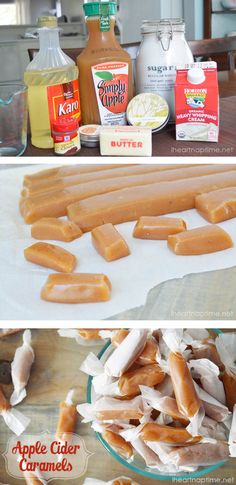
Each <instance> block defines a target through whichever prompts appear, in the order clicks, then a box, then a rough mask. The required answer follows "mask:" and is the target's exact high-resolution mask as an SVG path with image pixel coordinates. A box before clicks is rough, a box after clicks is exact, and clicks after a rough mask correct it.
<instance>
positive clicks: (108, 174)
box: [22, 164, 232, 197]
mask: <svg viewBox="0 0 236 485" xmlns="http://www.w3.org/2000/svg"><path fill="white" fill-rule="evenodd" d="M173 167H174V168H175V169H176V171H177V167H176V166H175V165H174V166H171V167H170V169H169V167H168V166H167V167H166V166H163V165H146V164H143V165H130V166H126V165H122V166H117V167H112V169H107V168H106V165H105V166H104V170H101V171H93V172H89V173H85V174H78V175H71V176H66V177H62V178H57V179H53V180H51V179H49V180H48V179H45V180H42V181H40V182H38V183H34V184H33V185H31V186H30V187H24V189H23V191H22V196H23V197H30V196H34V195H40V194H42V193H46V192H51V191H55V190H62V189H64V188H66V187H71V186H73V185H74V186H75V185H79V184H84V183H86V182H92V181H102V180H105V179H111V178H120V177H130V176H136V175H144V174H145V175H148V174H149V173H152V172H158V173H159V174H160V177H161V179H162V177H164V180H166V178H167V179H168V180H169V177H170V174H169V171H170V170H172V171H173ZM200 167H201V168H200ZM200 167H199V166H197V167H192V169H191V171H190V172H188V170H187V169H188V166H187V167H185V171H186V175H191V174H196V171H197V173H198V171H199V170H200V172H203V173H205V172H206V173H212V171H214V170H215V168H214V167H215V165H212V166H211V165H209V166H202V165H201V166H200ZM195 168H196V170H195ZM231 170H232V169H231ZM174 172H175V170H174ZM172 177H173V178H172V180H173V179H174V177H175V173H173V175H172ZM149 179H150V182H151V180H152V178H151V177H149Z"/></svg>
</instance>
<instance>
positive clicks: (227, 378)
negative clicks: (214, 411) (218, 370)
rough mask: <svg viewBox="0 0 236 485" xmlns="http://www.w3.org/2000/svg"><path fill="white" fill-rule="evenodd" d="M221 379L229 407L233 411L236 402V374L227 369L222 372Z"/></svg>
mask: <svg viewBox="0 0 236 485" xmlns="http://www.w3.org/2000/svg"><path fill="white" fill-rule="evenodd" d="M221 380H222V382H223V384H224V389H225V394H226V403H227V407H228V408H229V410H230V411H233V407H234V404H236V375H235V374H233V373H229V372H226V371H225V372H223V373H222V374H221Z"/></svg>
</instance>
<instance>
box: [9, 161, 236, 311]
mask: <svg viewBox="0 0 236 485" xmlns="http://www.w3.org/2000/svg"><path fill="white" fill-rule="evenodd" d="M43 168H48V167H46V166H45V165H44V166H43ZM41 169H42V166H35V165H34V166H30V167H29V166H28V167H20V168H16V169H14V170H2V171H1V173H0V177H1V182H0V207H1V215H0V272H1V281H0V318H1V319H2V320H3V319H5V320H10V319H19V320H23V319H32V320H50V319H51V320H67V319H68V320H83V319H85V320H100V319H108V318H109V317H111V316H112V315H116V314H121V313H122V312H125V311H127V310H129V309H132V308H135V307H141V306H142V305H145V302H146V298H147V295H148V292H149V290H151V289H152V288H154V287H156V286H157V285H160V283H163V282H166V281H168V280H172V279H178V278H182V277H184V276H185V275H187V274H194V273H202V272H207V271H213V270H220V269H225V268H230V267H233V266H234V265H235V262H236V247H234V248H232V249H228V250H225V251H221V252H217V253H213V254H207V255H201V256H188V257H187V256H176V255H175V254H173V253H172V252H171V251H170V250H169V249H168V247H167V244H166V241H143V240H139V239H135V238H133V237H132V231H133V227H134V224H135V222H129V223H125V224H120V225H119V226H117V227H118V229H119V231H120V233H121V234H122V236H124V238H125V239H126V241H127V243H128V244H129V247H130V249H131V255H130V256H128V257H126V258H123V259H120V260H118V261H114V262H111V263H108V262H106V261H104V260H103V258H102V257H101V256H100V255H99V254H98V253H97V252H96V251H95V249H94V248H93V246H92V244H91V236H90V234H89V233H87V234H85V235H83V236H82V237H81V238H80V239H77V240H75V241H73V242H71V243H63V242H61V241H55V244H57V245H58V246H61V247H64V248H66V249H68V250H69V251H71V252H72V253H73V254H75V255H76V256H77V258H78V266H77V268H76V271H78V272H91V273H105V274H106V275H107V276H108V277H109V278H110V280H111V282H112V286H113V290H112V298H111V300H110V301H109V302H105V303H95V304H80V305H64V304H56V303H50V302H45V301H42V300H41V299H40V291H41V288H42V286H43V285H44V283H45V281H46V279H47V275H49V274H50V273H52V272H53V271H52V270H50V269H46V268H41V267H39V266H37V265H34V264H32V263H29V262H27V261H25V259H24V255H23V250H24V248H26V247H27V246H29V245H31V244H33V243H34V242H35V240H34V239H32V238H31V235H30V226H28V225H26V224H24V221H23V219H22V217H21V215H20V213H19V210H18V201H19V194H20V190H21V187H22V181H23V175H24V174H26V173H33V172H37V171H38V170H41ZM173 215H174V216H180V217H182V218H184V219H185V221H186V222H187V225H188V228H189V229H191V228H194V227H199V226H204V225H205V224H206V221H205V220H204V219H203V218H202V217H201V216H200V215H199V214H198V213H197V212H196V211H195V210H190V211H185V212H181V213H176V214H173ZM220 226H221V227H222V228H223V229H225V230H226V231H228V233H229V234H230V235H231V237H232V239H233V240H234V243H235V245H236V220H235V219H231V220H230V221H226V222H223V223H221V224H220ZM172 291H173V290H172ZM206 291H207V290H206ZM222 298H223V295H222ZM159 301H160V300H159ZM165 304H166V303H165ZM160 305H161V301H160ZM190 310H191V309H190ZM152 317H153V316H152ZM142 318H145V316H144V314H142ZM172 318H173V316H172ZM179 319H181V317H180V318H179Z"/></svg>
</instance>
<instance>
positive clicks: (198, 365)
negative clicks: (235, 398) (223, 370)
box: [189, 359, 226, 404]
mask: <svg viewBox="0 0 236 485" xmlns="http://www.w3.org/2000/svg"><path fill="white" fill-rule="evenodd" d="M189 367H190V369H191V373H192V376H193V377H194V378H197V379H200V382H201V385H202V387H203V389H205V391H207V392H208V394H210V395H211V396H213V397H215V398H216V399H218V401H220V402H221V403H222V404H226V397H225V391H224V386H223V384H222V382H221V381H220V379H219V375H220V370H219V368H218V367H217V366H216V365H215V364H214V363H213V362H211V361H210V360H208V359H196V360H190V361H189Z"/></svg>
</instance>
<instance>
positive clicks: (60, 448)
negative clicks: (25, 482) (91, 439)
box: [3, 432, 92, 483]
mask: <svg viewBox="0 0 236 485" xmlns="http://www.w3.org/2000/svg"><path fill="white" fill-rule="evenodd" d="M91 455H92V453H90V452H89V451H88V450H87V448H86V445H85V442H84V440H83V439H82V438H81V437H80V436H78V435H76V434H67V435H66V437H65V441H63V442H61V441H59V440H57V439H56V438H55V435H53V434H50V433H49V432H44V433H42V434H38V435H24V436H22V437H21V438H20V439H19V437H18V438H17V437H11V438H10V439H9V440H8V443H7V449H6V452H5V453H3V457H4V459H5V464H6V471H7V473H8V474H9V475H10V476H12V477H14V478H23V476H24V474H27V473H29V474H31V473H33V474H35V475H36V476H40V477H42V478H43V479H44V481H45V483H49V482H50V481H51V480H55V479H64V480H65V479H67V480H69V479H75V478H78V477H80V476H82V475H84V473H85V472H86V470H87V466H88V459H89V457H90V456H91Z"/></svg>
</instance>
